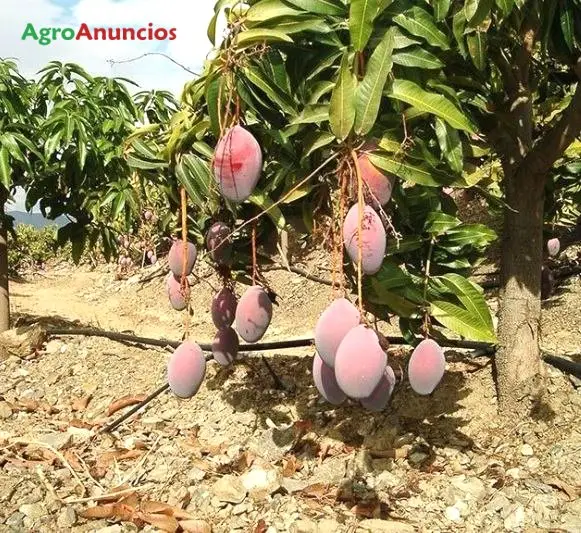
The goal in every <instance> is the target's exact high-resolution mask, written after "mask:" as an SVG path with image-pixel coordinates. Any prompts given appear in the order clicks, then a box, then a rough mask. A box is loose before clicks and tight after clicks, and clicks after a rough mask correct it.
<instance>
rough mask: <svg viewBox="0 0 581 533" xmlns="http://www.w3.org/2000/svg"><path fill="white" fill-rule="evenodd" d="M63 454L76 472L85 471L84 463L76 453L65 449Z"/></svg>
mask: <svg viewBox="0 0 581 533" xmlns="http://www.w3.org/2000/svg"><path fill="white" fill-rule="evenodd" d="M63 456H64V458H65V459H66V460H67V463H69V465H71V467H72V469H73V470H74V471H75V472H82V471H83V465H82V464H81V462H80V461H79V458H78V457H77V456H76V454H74V453H73V452H72V451H71V450H65V451H64V452H63Z"/></svg>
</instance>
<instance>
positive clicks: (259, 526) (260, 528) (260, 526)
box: [253, 518, 268, 533]
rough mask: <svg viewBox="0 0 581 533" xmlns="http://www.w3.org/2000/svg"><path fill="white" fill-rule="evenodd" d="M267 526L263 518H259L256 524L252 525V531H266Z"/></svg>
mask: <svg viewBox="0 0 581 533" xmlns="http://www.w3.org/2000/svg"><path fill="white" fill-rule="evenodd" d="M267 529H268V528H267V527H266V522H265V521H264V519H263V518H261V519H260V520H259V521H258V522H257V524H256V525H255V526H254V531H253V533H266V530H267Z"/></svg>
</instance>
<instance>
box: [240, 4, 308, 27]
mask: <svg viewBox="0 0 581 533" xmlns="http://www.w3.org/2000/svg"><path fill="white" fill-rule="evenodd" d="M300 13H301V12H300V11H298V10H296V9H294V8H292V7H290V6H289V5H287V4H285V3H283V2H281V1H280V0H261V1H260V2H257V3H256V4H254V5H253V6H252V7H251V8H250V9H249V10H248V11H247V13H246V16H245V18H246V20H247V21H248V22H264V21H271V20H272V19H276V18H280V17H295V16H297V15H300Z"/></svg>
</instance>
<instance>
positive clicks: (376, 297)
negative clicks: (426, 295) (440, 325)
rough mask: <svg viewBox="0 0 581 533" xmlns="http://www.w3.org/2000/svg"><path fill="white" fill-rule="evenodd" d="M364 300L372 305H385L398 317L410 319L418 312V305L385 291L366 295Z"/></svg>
mask: <svg viewBox="0 0 581 533" xmlns="http://www.w3.org/2000/svg"><path fill="white" fill-rule="evenodd" d="M366 300H368V301H369V302H371V303H372V304H377V305H385V306H386V307H388V308H389V309H390V310H391V311H392V312H393V313H395V314H396V315H398V316H400V317H406V318H409V317H412V316H414V315H415V314H417V312H418V310H419V306H418V304H416V303H414V302H411V301H410V300H408V299H407V298H405V297H404V296H400V295H399V294H397V293H395V292H393V291H388V290H386V289H381V290H380V292H378V293H375V294H374V293H368V294H366Z"/></svg>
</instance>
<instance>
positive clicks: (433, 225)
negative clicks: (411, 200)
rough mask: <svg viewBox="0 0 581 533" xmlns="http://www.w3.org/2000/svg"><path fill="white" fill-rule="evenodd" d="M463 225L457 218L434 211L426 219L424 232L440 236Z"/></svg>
mask: <svg viewBox="0 0 581 533" xmlns="http://www.w3.org/2000/svg"><path fill="white" fill-rule="evenodd" d="M461 223H462V222H461V221H460V220H458V219H457V218H456V217H453V216H451V215H447V214H446V213H442V212H439V211H432V212H431V213H428V216H427V217H426V223H425V225H424V230H425V231H427V232H428V233H431V234H432V235H434V236H438V235H442V234H443V233H446V232H447V231H448V230H450V229H452V228H455V227H456V226H459V225H460V224H461Z"/></svg>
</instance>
